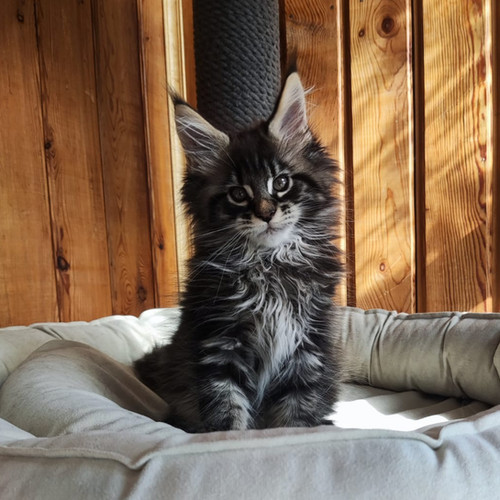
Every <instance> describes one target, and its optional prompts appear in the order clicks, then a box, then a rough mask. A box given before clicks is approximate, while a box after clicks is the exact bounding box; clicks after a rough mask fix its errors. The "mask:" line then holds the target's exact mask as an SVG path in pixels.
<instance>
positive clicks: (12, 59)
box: [0, 0, 58, 327]
mask: <svg viewBox="0 0 500 500" xmlns="http://www.w3.org/2000/svg"><path fill="white" fill-rule="evenodd" d="M0 68H2V69H1V71H0V110H1V113H2V125H1V127H0V214H1V216H0V327H4V326H9V325H13V324H29V323H31V322H36V321H55V320H57V319H58V308H57V297H56V287H55V276H54V269H53V259H52V242H51V235H50V217H49V200H48V191H47V184H46V182H45V165H44V159H43V130H42V113H41V106H40V86H39V82H40V75H39V66H38V55H37V47H36V30H35V19H34V11H33V5H32V4H31V3H30V2H24V1H21V0H3V1H2V2H0Z"/></svg>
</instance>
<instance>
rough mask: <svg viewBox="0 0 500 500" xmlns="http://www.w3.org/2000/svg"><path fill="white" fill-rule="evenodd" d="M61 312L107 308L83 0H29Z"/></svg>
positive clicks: (72, 314)
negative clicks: (33, 10)
mask: <svg viewBox="0 0 500 500" xmlns="http://www.w3.org/2000/svg"><path fill="white" fill-rule="evenodd" d="M35 6H36V13H37V27H38V46H39V51H40V67H41V88H42V106H43V108H42V109H43V123H44V136H45V137H44V144H45V153H46V162H47V174H48V183H49V193H50V200H51V218H52V239H53V245H54V248H55V253H56V268H57V272H56V278H57V294H58V303H59V309H60V319H61V320H63V321H71V320H88V319H92V318H97V317H100V316H105V315H108V314H110V313H111V292H110V282H109V262H108V249H107V243H106V221H105V216H104V200H103V188H102V169H101V159H100V154H99V130H98V120H97V109H96V93H95V72H94V52H93V44H92V24H91V9H90V2H89V1H88V0H87V1H85V0H82V1H80V2H59V1H58V0H35Z"/></svg>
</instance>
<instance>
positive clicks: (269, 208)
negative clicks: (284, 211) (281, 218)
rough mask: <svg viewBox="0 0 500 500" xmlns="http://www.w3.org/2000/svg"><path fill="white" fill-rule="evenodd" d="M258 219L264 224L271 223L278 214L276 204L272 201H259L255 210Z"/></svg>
mask: <svg viewBox="0 0 500 500" xmlns="http://www.w3.org/2000/svg"><path fill="white" fill-rule="evenodd" d="M254 212H255V215H256V217H258V218H259V219H262V220H263V221H264V222H270V221H271V219H272V218H273V217H274V214H275V213H276V204H275V203H274V202H273V201H272V200H259V201H258V202H257V203H256V204H255V209H254Z"/></svg>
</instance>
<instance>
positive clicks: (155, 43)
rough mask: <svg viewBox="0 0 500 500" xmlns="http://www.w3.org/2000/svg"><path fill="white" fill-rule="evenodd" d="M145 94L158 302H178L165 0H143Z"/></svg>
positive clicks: (140, 8) (139, 5)
mask: <svg viewBox="0 0 500 500" xmlns="http://www.w3.org/2000/svg"><path fill="white" fill-rule="evenodd" d="M137 8H138V13H139V30H140V48H141V52H140V56H141V75H142V93H143V100H144V110H145V123H144V125H145V136H146V151H147V160H148V175H149V186H150V193H149V195H150V204H151V232H152V242H153V262H154V283H155V296H156V305H157V307H170V306H174V305H176V304H177V303H178V299H179V283H178V272H177V245H176V238H175V235H176V223H175V204H174V183H173V173H172V158H171V133H174V131H171V129H170V126H169V109H168V100H169V96H168V92H167V87H168V85H167V79H166V78H167V70H166V68H167V64H166V57H165V30H164V24H163V20H164V19H163V2H162V0H138V2H137Z"/></svg>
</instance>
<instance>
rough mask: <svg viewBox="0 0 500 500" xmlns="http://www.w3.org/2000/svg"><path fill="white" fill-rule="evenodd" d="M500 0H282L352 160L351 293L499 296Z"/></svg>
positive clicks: (443, 302)
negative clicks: (498, 33) (499, 98)
mask: <svg viewBox="0 0 500 500" xmlns="http://www.w3.org/2000/svg"><path fill="white" fill-rule="evenodd" d="M496 3H497V2H496V0H475V1H462V0H451V1H447V2H436V1H433V0H413V1H411V0H361V1H360V0H329V1H325V0H284V16H285V27H286V37H285V40H286V46H287V48H288V49H290V48H294V49H295V48H296V49H298V54H299V67H300V68H301V70H302V73H303V78H304V79H305V82H306V85H308V86H310V87H312V89H313V90H312V92H311V96H310V100H311V116H312V121H313V125H314V127H315V129H316V131H317V133H318V135H320V137H322V138H323V140H324V141H325V142H326V144H328V146H329V149H330V151H331V152H332V154H333V155H334V156H335V157H336V158H338V159H339V161H340V163H341V164H342V165H343V166H344V176H345V181H346V182H345V199H346V232H345V243H344V246H345V248H346V257H347V269H348V272H349V274H348V277H347V281H346V287H345V292H344V293H345V296H346V297H347V302H348V303H349V304H351V305H358V306H359V307H363V308H371V307H381V308H385V309H396V310H400V311H407V312H415V311H438V310H450V309H451V310H473V311H493V310H496V311H498V310H500V289H499V285H498V284H499V283H500V276H499V270H500V248H499V242H500V228H499V219H498V213H499V211H498V209H499V207H500V202H499V199H500V176H499V174H498V170H499V168H500V163H499V160H500V158H499V150H500V140H499V139H500V132H499V127H498V95H499V93H498V92H499V85H500V75H499V65H498V59H499V55H500V51H499V49H498V35H497V31H498V29H499V9H498V7H497V5H496Z"/></svg>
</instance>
